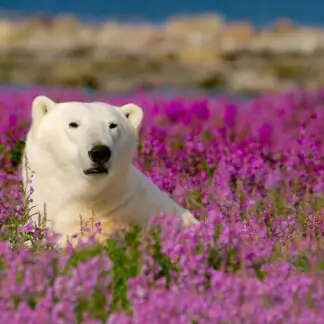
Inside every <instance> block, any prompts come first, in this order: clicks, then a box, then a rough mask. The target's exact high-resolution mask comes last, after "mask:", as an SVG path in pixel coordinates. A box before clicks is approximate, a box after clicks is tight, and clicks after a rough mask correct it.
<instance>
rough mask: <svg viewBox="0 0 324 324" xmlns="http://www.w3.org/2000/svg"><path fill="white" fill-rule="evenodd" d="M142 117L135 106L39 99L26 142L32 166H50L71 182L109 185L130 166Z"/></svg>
mask: <svg viewBox="0 0 324 324" xmlns="http://www.w3.org/2000/svg"><path fill="white" fill-rule="evenodd" d="M142 119H143V111H142V109H141V108H140V107H138V106H136V105H135V104H126V105H124V106H121V107H116V106H112V105H109V104H106V103H103V102H88V103H84V102H64V103H55V102H54V101H53V100H51V99H50V98H48V97H45V96H39V97H36V98H35V99H34V101H33V103H32V125H31V128H30V131H29V133H28V136H27V142H26V155H27V158H28V162H29V163H30V164H31V168H32V169H33V167H35V168H36V169H37V170H40V169H44V168H48V170H49V172H51V174H53V173H55V172H57V173H58V174H60V175H61V177H62V176H63V177H66V180H67V181H70V180H71V181H73V180H76V178H77V179H82V181H86V182H89V181H90V182H91V183H93V182H96V183H98V184H100V183H106V181H108V179H109V178H111V177H113V176H114V174H116V173H118V172H119V173H123V172H125V171H126V168H129V167H130V164H131V162H132V158H133V154H134V150H135V149H136V146H137V135H138V131H139V129H140V126H141V123H142ZM72 179H73V180H72Z"/></svg>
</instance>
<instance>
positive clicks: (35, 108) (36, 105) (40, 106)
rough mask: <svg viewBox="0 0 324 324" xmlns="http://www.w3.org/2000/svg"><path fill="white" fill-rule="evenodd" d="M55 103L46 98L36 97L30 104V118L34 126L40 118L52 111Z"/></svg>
mask: <svg viewBox="0 0 324 324" xmlns="http://www.w3.org/2000/svg"><path fill="white" fill-rule="evenodd" d="M54 107H55V102H54V101H53V100H51V99H50V98H48V97H46V96H38V97H36V98H35V99H34V100H33V103H32V118H33V122H34V123H35V124H38V123H39V122H40V121H41V120H42V118H43V117H44V116H45V115H46V114H47V113H49V112H50V111H51V110H53V109H54Z"/></svg>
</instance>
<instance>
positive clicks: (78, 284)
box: [0, 87, 324, 324]
mask: <svg viewBox="0 0 324 324" xmlns="http://www.w3.org/2000/svg"><path fill="white" fill-rule="evenodd" d="M41 90H42V89H39V88H37V87H35V88H31V89H29V90H28V91H13V92H7V91H4V90H1V89H0V109H1V114H0V187H1V190H0V239H1V240H0V314H1V316H0V324H1V323H8V322H10V323H69V324H71V323H88V324H90V323H91V324H92V323H93V324H96V323H109V324H110V323H114V324H131V323H138V324H142V323H148V322H149V323H152V324H155V323H156V324H160V323H161V324H162V323H171V324H172V323H176V324H181V323H184V324H185V323H199V324H204V323H206V324H207V323H220V322H224V323H227V322H228V323H322V321H323V309H324V302H323V300H324V281H323V271H324V258H323V255H324V252H323V251H324V240H323V234H324V200H323V184H324V171H323V165H324V154H323V153H324V128H323V123H324V110H323V107H324V91H323V90H320V91H317V92H306V91H303V90H300V89H298V90H294V91H291V92H288V93H283V94H278V95H274V94H271V95H269V94H264V95H260V96H258V97H257V98H255V99H253V100H250V101H248V102H244V103H240V102H234V100H233V101H232V100H230V99H219V100H215V99H208V98H202V99H201V98H196V99H187V98H171V99H165V98H163V97H162V98H159V97H152V96H150V97H149V96H146V95H145V94H143V93H141V94H138V95H135V96H134V98H132V101H133V102H136V103H137V104H138V105H140V106H142V107H143V109H144V113H145V121H144V125H143V128H142V130H141V132H140V141H139V146H138V151H137V152H136V156H135V160H134V163H135V164H136V166H137V167H138V168H139V169H140V170H142V171H143V172H144V173H145V174H146V175H147V176H148V177H149V178H151V180H152V181H153V182H154V183H156V184H157V185H158V186H159V187H160V188H161V189H163V190H165V191H167V192H168V193H169V194H170V196H172V197H173V198H174V199H176V200H178V201H179V203H181V204H182V205H184V206H186V207H187V208H189V209H190V210H191V211H192V212H193V213H194V214H195V215H196V216H197V218H199V219H200V223H199V224H198V225H197V226H194V227H190V228H182V227H181V226H180V224H179V222H177V220H175V219H173V218H172V217H165V216H166V215H154V217H153V218H152V220H151V223H150V227H149V229H148V233H147V235H143V236H140V235H139V234H138V233H137V232H136V231H134V232H130V233H124V234H123V235H124V236H122V237H118V240H117V239H115V238H111V239H110V240H107V241H106V242H102V243H101V244H98V243H97V242H96V234H98V235H99V234H100V232H101V226H100V224H99V223H94V224H93V226H92V227H93V228H91V230H90V229H89V228H88V227H87V226H88V225H89V224H85V227H84V231H90V232H91V233H92V232H94V233H92V234H93V235H92V236H93V237H92V239H91V240H90V241H89V242H86V241H84V240H83V239H82V240H81V239H80V244H79V245H78V246H77V247H72V246H69V247H68V248H67V249H66V250H63V251H62V250H61V249H58V248H56V241H57V237H56V235H55V233H51V232H50V231H47V230H46V228H44V227H43V226H42V225H41V224H35V223H34V222H32V220H31V215H32V214H33V209H32V208H31V209H29V208H27V204H26V203H27V202H28V201H29V203H30V204H31V205H32V201H30V198H29V197H28V193H26V192H24V190H23V188H22V185H21V175H20V174H21V173H20V170H21V166H20V165H19V162H20V161H21V152H22V149H23V145H24V139H25V135H26V131H27V129H28V128H27V125H28V124H29V122H30V104H31V102H32V99H33V98H34V97H35V96H36V95H38V94H39V93H40V92H41ZM47 94H48V95H49V96H51V97H52V98H53V99H54V100H57V101H69V100H79V101H87V100H89V98H87V96H86V94H85V93H83V92H80V91H71V90H64V89H60V90H57V89H49V90H47ZM95 99H96V100H102V101H108V102H111V103H113V104H116V105H121V104H124V103H126V102H128V101H129V100H130V99H127V98H118V97H114V98H109V97H106V96H104V95H97V96H96V98H95ZM91 100H93V98H91ZM28 172H29V181H30V182H31V184H32V181H33V173H32V170H29V171H28ZM169 216H171V215H169ZM39 225H40V226H39ZM76 239H78V238H76ZM120 240H121V241H122V244H120ZM27 243H28V244H27ZM27 246H28V247H27Z"/></svg>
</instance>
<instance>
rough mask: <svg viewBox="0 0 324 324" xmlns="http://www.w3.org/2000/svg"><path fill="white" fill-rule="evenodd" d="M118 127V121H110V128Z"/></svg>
mask: <svg viewBox="0 0 324 324" xmlns="http://www.w3.org/2000/svg"><path fill="white" fill-rule="evenodd" d="M116 127H117V124H116V123H110V124H109V128H110V129H113V128H116Z"/></svg>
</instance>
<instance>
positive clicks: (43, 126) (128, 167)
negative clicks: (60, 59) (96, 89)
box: [22, 96, 198, 240]
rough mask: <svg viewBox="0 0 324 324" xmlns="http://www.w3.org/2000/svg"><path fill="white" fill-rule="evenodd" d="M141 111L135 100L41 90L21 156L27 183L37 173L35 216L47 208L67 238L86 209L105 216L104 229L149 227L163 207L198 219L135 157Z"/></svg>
mask: <svg viewBox="0 0 324 324" xmlns="http://www.w3.org/2000/svg"><path fill="white" fill-rule="evenodd" d="M142 119H143V111H142V109H141V108H140V107H138V106H136V105H135V104H132V103H130V104H126V105H124V106H121V107H116V106H112V105H109V104H106V103H103V102H86V103H84V102H64V103H56V102H54V101H53V100H51V99H50V98H48V97H45V96H38V97H36V98H35V99H34V101H33V103H32V123H31V127H30V129H29V131H28V134H27V138H26V146H25V152H24V153H25V154H24V158H23V161H22V166H23V168H22V176H23V183H24V185H25V186H26V188H27V190H29V191H30V189H31V188H30V181H27V180H28V179H29V178H31V179H32V183H31V186H32V191H31V198H32V206H33V209H32V210H31V213H32V214H33V215H34V216H33V219H34V221H37V220H38V219H39V216H40V217H41V218H44V215H45V216H46V220H47V222H49V226H50V227H51V228H52V229H53V230H54V231H55V232H57V233H59V234H61V235H62V237H63V238H64V240H66V238H69V239H70V238H71V235H73V234H78V233H80V217H81V218H82V220H83V222H86V221H87V220H89V219H93V220H94V221H95V222H97V221H100V222H101V226H102V234H103V235H104V237H107V236H109V235H111V234H113V233H114V232H115V231H116V230H118V229H119V227H120V226H125V225H129V224H137V225H139V226H141V227H143V228H145V227H147V225H148V223H149V218H150V216H152V215H153V214H157V213H158V212H162V213H163V214H165V215H170V216H171V215H175V216H177V217H178V218H179V220H182V221H183V222H182V223H183V224H184V225H190V224H195V223H197V222H198V221H197V220H196V219H195V218H194V216H193V215H192V214H191V213H190V212H189V211H188V210H186V209H184V208H182V207H181V206H179V205H178V204H177V203H176V202H175V201H173V200H172V199H171V198H170V197H169V196H168V195H167V194H166V193H164V192H162V191H161V190H160V189H159V188H158V187H157V186H156V185H154V184H153V183H152V182H151V181H150V180H149V178H147V177H146V176H145V175H144V174H143V173H141V172H140V170H138V169H137V168H136V167H135V166H134V165H133V164H132V159H133V154H134V151H135V149H136V147H137V137H138V136H137V135H138V131H139V129H140V126H141V123H142ZM100 145H101V146H100ZM94 147H96V148H98V147H99V149H98V150H97V151H96V154H92V153H93V152H94V151H93V148H94ZM107 147H108V149H107ZM100 150H101V151H100ZM98 152H99V153H98ZM94 156H95V159H94ZM26 166H28V168H27V169H26ZM32 174H34V175H33V176H32ZM27 178H28V179H27Z"/></svg>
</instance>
